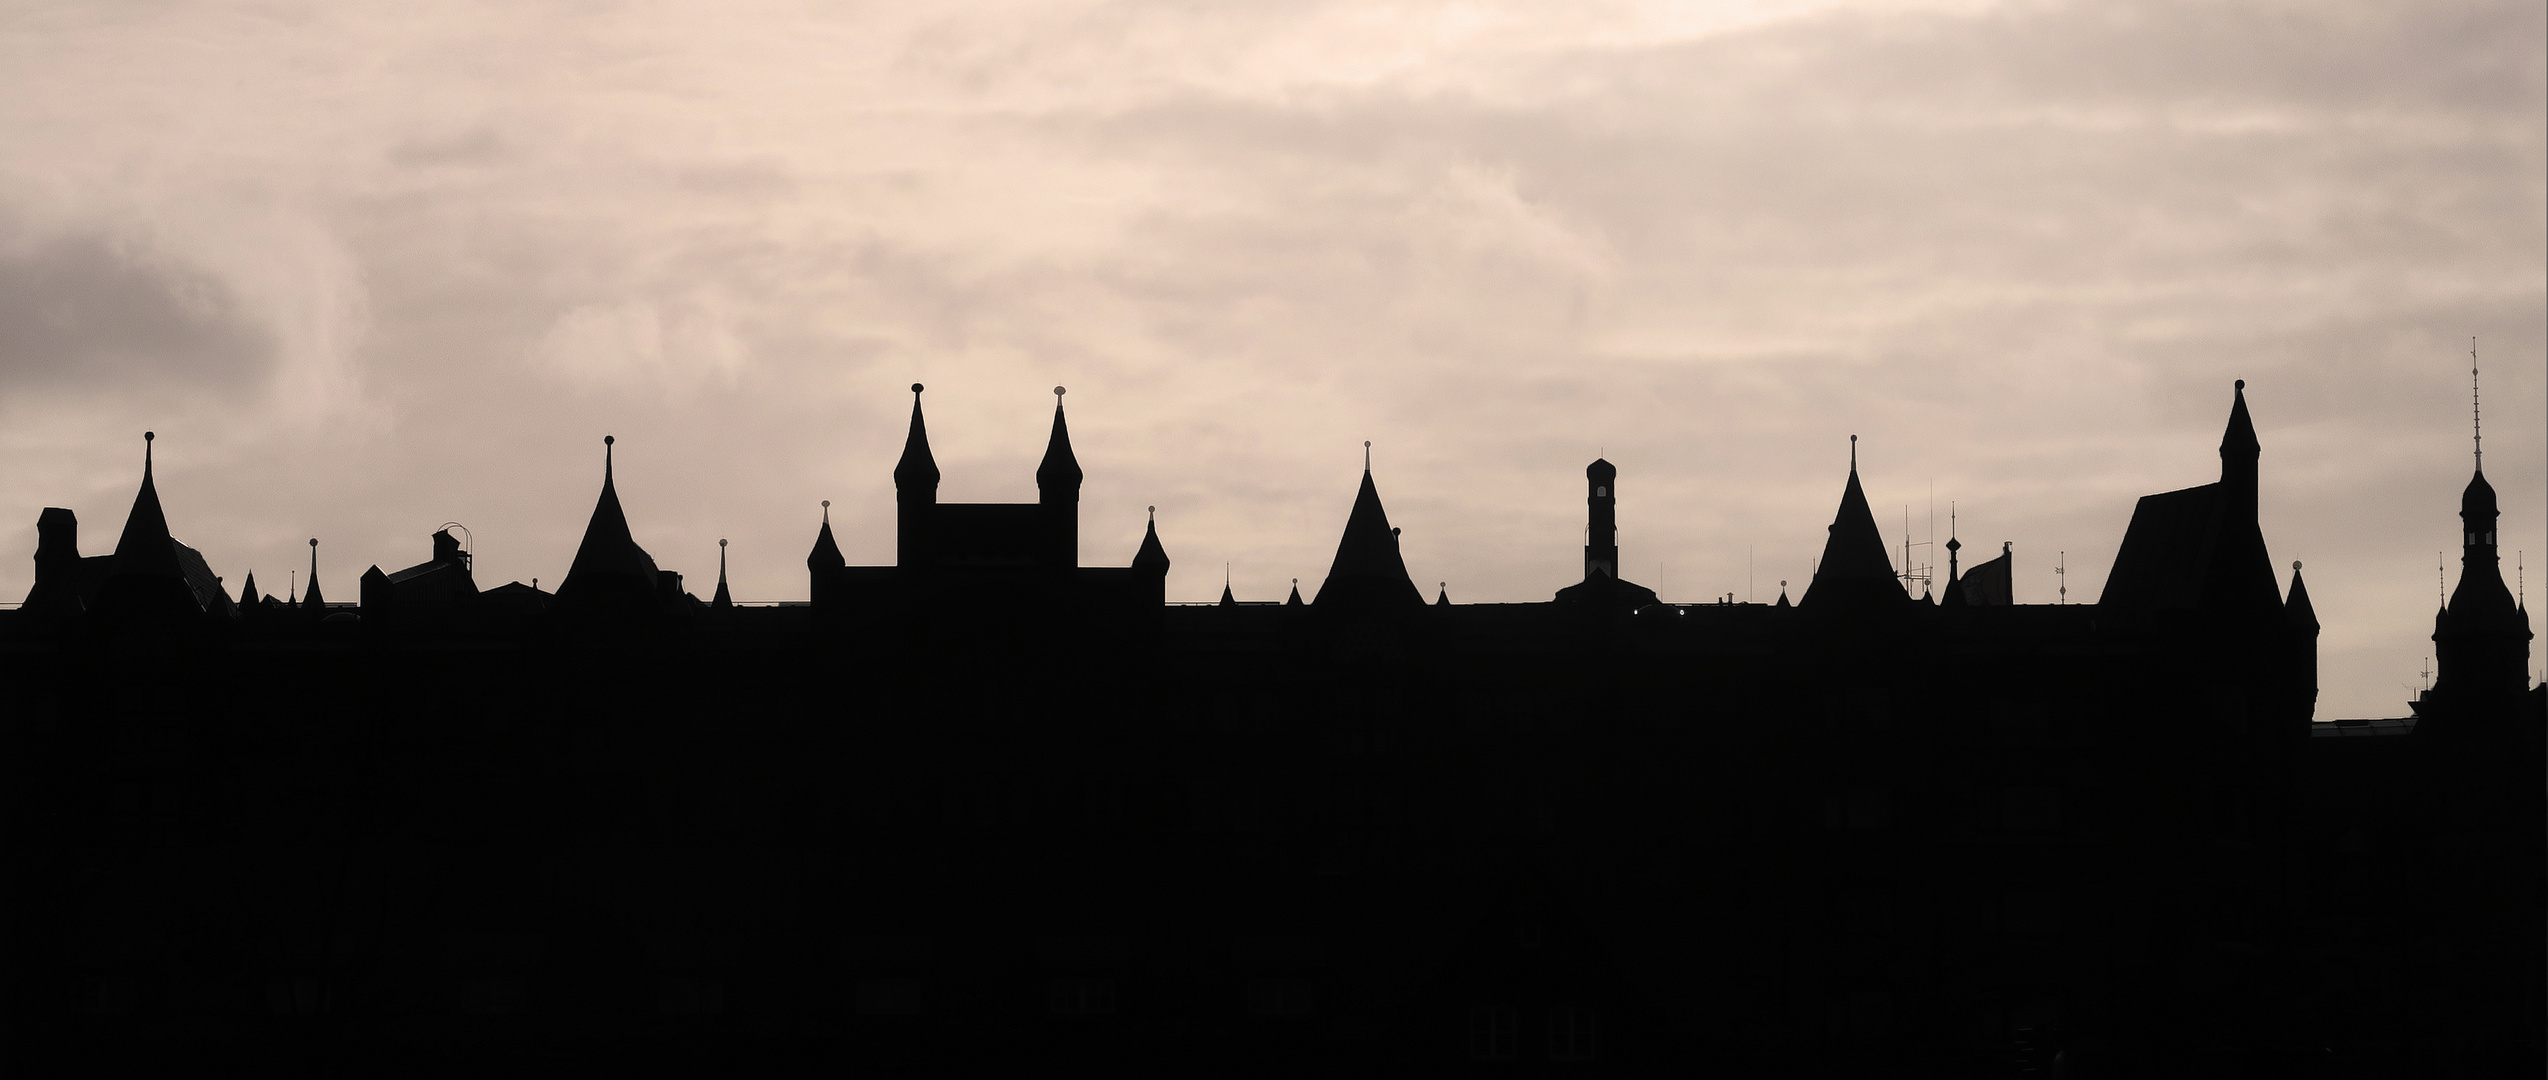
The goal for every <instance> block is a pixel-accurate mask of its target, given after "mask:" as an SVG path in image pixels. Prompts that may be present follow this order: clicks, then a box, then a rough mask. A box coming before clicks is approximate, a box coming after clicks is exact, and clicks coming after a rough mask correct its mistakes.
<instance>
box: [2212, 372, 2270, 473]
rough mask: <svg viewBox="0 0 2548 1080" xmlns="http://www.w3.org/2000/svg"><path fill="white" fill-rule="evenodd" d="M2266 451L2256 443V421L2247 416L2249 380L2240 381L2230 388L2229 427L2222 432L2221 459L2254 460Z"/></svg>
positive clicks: (2262, 445) (2260, 444) (2261, 444)
mask: <svg viewBox="0 0 2548 1080" xmlns="http://www.w3.org/2000/svg"><path fill="white" fill-rule="evenodd" d="M2264 450H2265V446H2264V444H2263V443H2260V442H2257V441H2256V421H2254V420H2252V419H2249V418H2248V415H2247V380H2245V379H2240V380H2238V381H2237V382H2235V383H2233V384H2231V386H2230V415H2229V425H2228V426H2227V427H2225V428H2223V429H2222V430H2221V457H2223V458H2224V459H2226V458H2230V457H2231V456H2232V455H2243V456H2246V457H2250V458H2253V457H2255V456H2257V455H2258V454H2261V453H2263V452H2264Z"/></svg>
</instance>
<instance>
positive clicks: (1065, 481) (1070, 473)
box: [896, 386, 1080, 502]
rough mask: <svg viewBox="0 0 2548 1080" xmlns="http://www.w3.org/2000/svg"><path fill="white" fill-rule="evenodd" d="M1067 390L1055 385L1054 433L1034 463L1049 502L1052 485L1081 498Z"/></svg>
mask: <svg viewBox="0 0 2548 1080" xmlns="http://www.w3.org/2000/svg"><path fill="white" fill-rule="evenodd" d="M1066 392H1067V391H1065V390H1064V389H1063V388H1062V387H1059V386H1056V387H1054V388H1053V437H1052V438H1051V439H1048V440H1046V441H1045V443H1044V463H1043V464H1041V465H1038V466H1036V467H1035V486H1036V488H1037V489H1038V490H1040V491H1042V492H1044V501H1046V502H1054V501H1057V500H1056V499H1055V498H1054V495H1055V494H1056V492H1054V491H1053V490H1052V489H1054V488H1057V487H1064V486H1067V487H1068V488H1069V490H1070V498H1071V501H1073V502H1076V501H1078V499H1079V482H1080V471H1079V458H1078V457H1076V456H1074V455H1072V453H1071V428H1070V424H1069V422H1067V421H1065V420H1064V419H1063V418H1062V395H1063V394H1064V393H1066ZM918 408H919V406H918V404H917V403H915V404H914V405H913V410H914V411H913V412H912V421H911V430H912V431H913V432H914V433H915V434H914V436H913V437H914V438H918V437H920V436H919V435H918V434H917V433H918V432H919V431H920V420H919V416H920V414H919V412H918ZM920 452H921V453H922V454H927V453H928V452H929V448H928V446H927V445H926V444H923V445H922V446H921V448H920ZM909 454H910V451H908V450H906V451H904V455H905V457H906V458H908V457H909ZM896 476H897V477H899V476H900V472H899V470H897V472H896Z"/></svg>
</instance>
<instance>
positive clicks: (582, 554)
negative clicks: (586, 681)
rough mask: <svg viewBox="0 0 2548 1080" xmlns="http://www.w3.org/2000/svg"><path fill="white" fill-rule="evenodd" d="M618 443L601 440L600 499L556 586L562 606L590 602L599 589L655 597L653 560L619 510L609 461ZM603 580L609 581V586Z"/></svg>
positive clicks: (608, 438)
mask: <svg viewBox="0 0 2548 1080" xmlns="http://www.w3.org/2000/svg"><path fill="white" fill-rule="evenodd" d="M618 442H619V440H618V438H616V437H614V436H610V435H604V436H602V495H601V498H599V499H597V500H595V501H594V503H593V517H592V520H590V521H588V522H586V523H585V526H584V541H583V543H581V544H579V545H577V546H576V548H575V561H574V562H573V563H572V564H570V565H568V566H567V568H566V580H564V581H561V582H559V583H558V586H557V596H558V599H559V600H560V601H570V602H571V601H581V600H584V599H589V598H590V597H589V596H588V594H590V593H592V592H593V591H594V590H595V589H596V588H607V589H608V591H611V592H613V593H618V594H620V595H621V596H622V597H623V598H627V599H631V600H634V599H635V598H637V597H639V596H643V597H644V598H646V600H647V601H648V602H651V601H652V599H653V597H654V596H655V594H656V582H655V578H656V572H655V560H654V557H653V556H651V555H648V554H646V549H644V548H641V547H638V546H637V538H636V537H634V536H631V535H629V532H628V515H627V513H626V512H625V511H623V510H621V509H620V506H619V484H618V481H617V480H616V478H615V477H614V476H613V471H612V460H611V459H612V447H613V446H614V445H615V444H616V443H618ZM605 579H607V580H609V581H610V584H609V585H607V586H604V585H603V582H604V580H605Z"/></svg>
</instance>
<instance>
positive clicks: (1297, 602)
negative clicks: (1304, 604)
mask: <svg viewBox="0 0 2548 1080" xmlns="http://www.w3.org/2000/svg"><path fill="white" fill-rule="evenodd" d="M1283 606H1284V607H1299V606H1301V579H1299V578H1293V579H1292V596H1291V598H1290V599H1288V600H1285V601H1283Z"/></svg>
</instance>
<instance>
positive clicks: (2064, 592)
mask: <svg viewBox="0 0 2548 1080" xmlns="http://www.w3.org/2000/svg"><path fill="white" fill-rule="evenodd" d="M2053 580H2054V581H2058V582H2060V583H2061V599H2058V600H2055V601H2053V602H2054V603H2056V604H2067V603H2069V602H2070V553H2069V552H2067V551H2065V552H2062V553H2061V559H2060V561H2059V562H2056V563H2054V564H2053Z"/></svg>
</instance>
